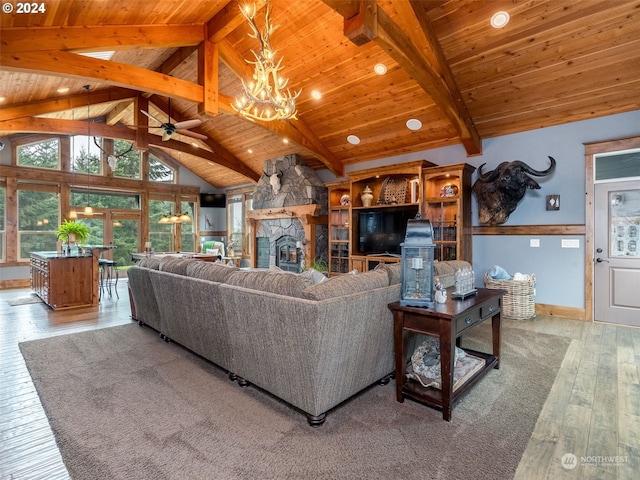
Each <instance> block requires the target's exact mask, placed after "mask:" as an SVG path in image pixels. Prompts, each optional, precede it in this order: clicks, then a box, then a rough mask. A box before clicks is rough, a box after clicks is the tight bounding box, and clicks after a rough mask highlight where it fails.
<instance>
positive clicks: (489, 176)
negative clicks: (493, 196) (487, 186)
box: [478, 163, 502, 182]
mask: <svg viewBox="0 0 640 480" xmlns="http://www.w3.org/2000/svg"><path fill="white" fill-rule="evenodd" d="M485 165H486V163H483V164H482V165H480V168H478V180H481V181H483V182H491V181H493V180H495V179H496V177H497V176H498V174H499V173H500V166H498V168H496V169H495V170H491V171H489V172H486V173H483V172H482V167H484V166H485ZM500 165H502V164H500Z"/></svg>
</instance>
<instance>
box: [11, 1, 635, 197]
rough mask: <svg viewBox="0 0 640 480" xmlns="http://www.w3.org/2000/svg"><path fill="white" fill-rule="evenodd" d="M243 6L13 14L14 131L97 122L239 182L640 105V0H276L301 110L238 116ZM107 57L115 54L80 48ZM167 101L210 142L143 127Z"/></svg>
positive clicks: (102, 131)
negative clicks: (264, 117) (286, 161)
mask: <svg viewBox="0 0 640 480" xmlns="http://www.w3.org/2000/svg"><path fill="white" fill-rule="evenodd" d="M243 3H244V2H241V1H237V0H232V1H228V0H199V1H192V0H165V1H161V2H153V1H146V0H144V1H143V0H136V1H131V0H110V1H109V2H105V1H103V0H46V1H45V2H42V3H37V5H42V10H43V11H38V12H36V13H18V12H17V11H15V10H14V12H13V13H10V14H7V13H3V14H2V15H1V16H0V26H1V28H2V32H1V41H0V47H1V50H0V98H1V103H0V107H1V110H0V136H9V137H11V136H14V135H22V134H24V133H26V132H44V133H69V134H86V132H87V122H86V119H87V118H91V119H92V124H91V132H92V135H99V136H104V137H112V138H123V139H127V140H130V141H132V142H135V143H136V146H137V147H139V148H141V149H145V148H147V146H149V147H150V148H156V149H162V150H164V151H166V152H168V153H169V154H170V155H171V156H172V157H173V158H175V159H176V160H177V161H179V162H181V163H183V164H184V165H185V166H186V167H187V168H189V169H190V170H192V171H193V172H194V173H196V174H197V175H198V176H200V177H202V178H203V179H205V180H206V181H208V182H209V183H210V184H212V185H214V186H215V187H218V188H228V187H231V186H236V185H240V184H246V183H248V182H251V181H256V180H257V179H258V178H259V176H260V175H261V174H262V169H263V164H264V161H265V160H267V159H272V158H275V157H277V156H280V155H284V154H288V153H293V152H295V153H297V154H299V155H300V156H301V157H302V158H303V159H304V160H305V161H306V162H307V164H308V165H310V166H311V167H313V168H329V169H330V170H332V171H333V172H334V173H335V174H336V175H337V176H341V175H342V174H343V172H344V166H345V165H347V164H353V163H358V162H363V161H367V160H372V159H376V158H382V157H387V156H392V155H397V154H401V153H407V152H414V151H420V150H425V149H429V148H435V147H442V146H447V145H452V144H456V143H461V144H463V145H464V148H465V149H466V152H467V154H468V155H470V156H472V155H476V154H479V153H481V151H482V144H481V140H482V139H486V138H489V137H494V136H499V135H505V134H509V133H515V132H520V131H525V130H531V129H536V128H541V127H546V126H551V125H558V124H562V123H566V122H571V121H577V120H583V119H588V118H593V117H598V116H603V115H609V114H614V113H619V112H625V111H631V110H636V109H639V108H640V93H639V92H640V18H639V17H640V0H602V1H600V0H549V1H533V0H530V1H521V0H490V1H477V0H445V1H435V0H434V1H431V0H410V1H406V0H378V1H377V2H376V1H375V0H362V1H350V0H322V1H320V0H299V1H295V2H291V1H284V0H271V7H272V23H273V24H275V25H278V29H277V30H276V31H275V33H274V34H273V36H272V44H273V46H274V48H276V49H277V55H278V56H281V57H283V65H284V67H285V68H284V70H283V73H284V76H285V77H287V78H289V85H290V86H291V87H292V88H293V89H295V90H297V89H300V88H301V89H302V94H301V96H300V98H299V99H298V103H297V106H298V110H299V114H298V118H299V119H298V120H292V121H286V122H282V121H278V122H266V123H260V124H258V123H254V122H250V121H248V120H246V119H244V118H242V117H240V116H238V115H237V114H236V113H235V112H234V111H233V109H232V108H231V102H233V100H234V98H235V97H236V96H238V95H239V94H240V93H241V83H240V78H249V76H250V74H251V72H250V68H249V67H248V66H247V64H246V63H245V62H244V58H251V53H250V51H251V49H254V50H256V49H257V48H258V46H257V41H256V40H254V39H252V38H250V37H249V36H248V33H249V28H248V25H247V23H246V21H245V20H244V18H243V17H242V16H241V15H240V11H239V8H240V6H241V5H242V4H243ZM15 5H16V6H17V4H15ZM258 6H259V7H260V8H262V7H264V3H263V0H258ZM498 10H505V11H507V12H508V13H509V14H510V16H511V21H510V23H509V24H508V25H507V26H506V27H504V28H502V29H494V28H492V27H491V26H490V25H489V20H490V18H491V16H492V15H493V13H495V12H496V11H498ZM261 22H262V17H259V24H261ZM106 50H115V54H114V55H113V57H112V58H111V59H110V60H100V59H95V58H88V57H85V56H79V55H76V53H77V52H96V51H106ZM378 63H382V64H384V65H386V67H387V73H386V75H383V76H379V75H376V74H375V73H374V71H373V67H374V65H376V64H378ZM84 85H89V90H88V91H87V90H85V89H83V86H84ZM61 87H64V88H68V91H66V92H65V93H60V92H59V91H58V89H59V88H61ZM313 91H318V92H320V93H321V94H322V98H321V99H319V100H317V99H314V98H313V97H312V95H311V94H312V92H313ZM168 97H171V118H172V120H173V121H174V122H176V121H181V120H185V119H191V118H200V119H201V120H203V121H204V123H203V125H202V126H201V127H199V128H197V129H194V130H195V131H197V132H199V133H202V134H204V135H206V136H207V137H208V138H207V140H205V141H194V140H193V139H191V138H188V137H184V136H181V135H176V136H174V137H173V138H172V139H171V140H170V141H168V142H163V141H162V140H161V139H160V137H159V136H158V135H157V134H159V133H160V132H159V130H157V129H151V130H150V131H147V130H146V129H142V128H138V129H136V128H130V127H127V125H144V122H145V121H146V117H145V116H144V115H141V114H140V113H139V111H140V109H144V110H148V111H149V112H150V113H151V114H152V115H154V116H156V117H158V118H161V119H165V118H167V115H168V102H167V98H168ZM411 118H414V119H418V120H420V121H421V122H422V128H420V129H419V130H415V131H413V130H409V129H408V128H407V126H406V122H407V120H409V119H411ZM101 122H102V123H101ZM151 124H152V125H153V121H151ZM348 135H357V136H358V137H359V138H360V139H361V142H360V144H358V145H352V144H350V143H348V142H347V136H348ZM285 141H287V142H288V143H285Z"/></svg>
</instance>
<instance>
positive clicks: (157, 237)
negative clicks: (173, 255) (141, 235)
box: [149, 199, 174, 252]
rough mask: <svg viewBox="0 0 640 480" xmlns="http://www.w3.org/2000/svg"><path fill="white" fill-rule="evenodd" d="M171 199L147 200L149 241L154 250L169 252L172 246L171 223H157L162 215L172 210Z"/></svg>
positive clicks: (172, 248)
mask: <svg viewBox="0 0 640 480" xmlns="http://www.w3.org/2000/svg"><path fill="white" fill-rule="evenodd" d="M173 205H174V204H173V202H172V201H171V200H153V199H150V200H149V241H150V242H151V247H152V248H153V249H154V250H155V251H156V252H171V251H173V250H174V247H173V225H172V224H170V223H158V221H159V220H160V218H162V216H163V215H165V214H167V213H170V212H172V211H173Z"/></svg>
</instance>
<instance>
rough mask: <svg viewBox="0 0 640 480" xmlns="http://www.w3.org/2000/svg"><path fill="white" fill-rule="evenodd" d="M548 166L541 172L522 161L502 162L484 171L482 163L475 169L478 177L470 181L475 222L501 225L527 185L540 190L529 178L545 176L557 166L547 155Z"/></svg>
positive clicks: (516, 204) (514, 207)
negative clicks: (473, 194) (474, 203)
mask: <svg viewBox="0 0 640 480" xmlns="http://www.w3.org/2000/svg"><path fill="white" fill-rule="evenodd" d="M549 160H551V165H550V166H549V168H547V169H546V170H543V171H538V170H534V169H533V168H531V167H530V166H529V165H527V164H526V163H524V162H520V161H515V162H502V163H501V164H500V165H498V167H497V168H496V169H495V170H492V171H490V172H486V173H484V172H483V171H482V167H484V166H485V165H486V164H485V163H483V164H482V165H480V168H479V169H478V179H477V180H476V183H474V184H473V188H472V190H473V193H475V194H476V199H477V200H478V222H479V223H481V224H485V225H500V224H502V223H504V222H506V221H507V220H508V219H509V215H510V214H511V212H513V211H514V210H515V209H516V207H517V206H518V202H519V201H520V200H521V199H522V197H524V194H525V192H526V191H527V188H535V189H539V188H540V185H538V183H537V182H536V181H535V180H534V179H532V178H531V177H529V176H528V175H527V174H529V175H535V176H537V177H544V176H545V175H549V174H550V173H551V172H553V170H554V169H555V167H556V161H555V160H554V159H553V157H549Z"/></svg>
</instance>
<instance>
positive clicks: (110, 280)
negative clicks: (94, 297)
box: [98, 258, 120, 298]
mask: <svg viewBox="0 0 640 480" xmlns="http://www.w3.org/2000/svg"><path fill="white" fill-rule="evenodd" d="M117 266H118V264H117V262H116V261H115V260H107V259H106V258H100V259H98V269H99V270H100V295H99V298H102V290H103V289H105V290H106V291H107V292H108V293H109V296H110V297H111V287H112V286H113V287H115V291H116V297H117V298H120V295H118V271H117V270H116V267H117Z"/></svg>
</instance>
